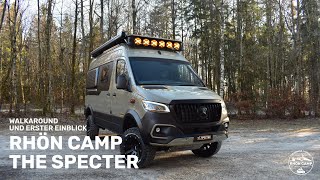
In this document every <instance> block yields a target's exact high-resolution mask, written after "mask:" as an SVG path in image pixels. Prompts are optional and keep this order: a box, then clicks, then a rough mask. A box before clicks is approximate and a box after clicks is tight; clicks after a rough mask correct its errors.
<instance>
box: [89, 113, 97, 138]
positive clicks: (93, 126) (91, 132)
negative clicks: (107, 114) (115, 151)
mask: <svg viewBox="0 0 320 180" xmlns="http://www.w3.org/2000/svg"><path fill="white" fill-rule="evenodd" d="M98 135H99V127H98V126H97V125H96V124H95V123H94V119H93V116H92V115H88V116H87V136H89V137H90V139H91V140H94V139H95V137H96V136H98Z"/></svg>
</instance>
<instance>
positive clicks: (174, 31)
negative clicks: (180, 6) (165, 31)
mask: <svg viewBox="0 0 320 180" xmlns="http://www.w3.org/2000/svg"><path fill="white" fill-rule="evenodd" d="M171 21H172V39H175V38H176V12H175V3H174V0H171Z"/></svg>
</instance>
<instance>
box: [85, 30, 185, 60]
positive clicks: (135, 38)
mask: <svg viewBox="0 0 320 180" xmlns="http://www.w3.org/2000/svg"><path fill="white" fill-rule="evenodd" d="M121 43H126V44H128V45H129V46H131V47H141V48H149V49H161V50H171V51H182V42H181V41H176V40H170V39H161V38H154V37H146V36H140V35H126V33H125V32H121V33H120V34H119V35H117V36H115V37H113V38H111V39H110V40H109V41H107V42H105V43H104V44H102V45H101V46H99V47H98V48H97V49H95V50H93V51H92V52H91V56H92V57H93V58H95V57H98V56H99V55H100V54H102V53H103V52H104V51H106V50H107V49H110V48H112V47H113V46H116V45H118V44H121Z"/></svg>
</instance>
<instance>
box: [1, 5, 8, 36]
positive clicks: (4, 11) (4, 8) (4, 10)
mask: <svg viewBox="0 0 320 180" xmlns="http://www.w3.org/2000/svg"><path fill="white" fill-rule="evenodd" d="M6 9H7V0H4V2H3V9H2V15H1V21H0V32H1V29H2V24H3V20H4V15H5V14H6Z"/></svg>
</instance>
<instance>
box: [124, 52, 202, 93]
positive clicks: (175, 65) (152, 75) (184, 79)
mask: <svg viewBox="0 0 320 180" xmlns="http://www.w3.org/2000/svg"><path fill="white" fill-rule="evenodd" d="M130 65H131V69H132V72H133V76H134V79H135V81H136V84H137V85H169V86H201V87H203V86H204V84H203V83H202V81H201V80H200V78H199V77H198V76H197V75H196V73H195V72H194V71H193V70H192V68H191V66H190V64H189V63H188V62H184V61H177V60H171V59H159V58H144V57H133V58H130Z"/></svg>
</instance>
